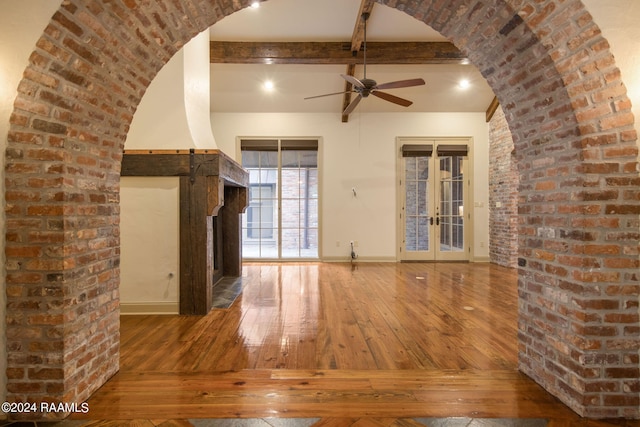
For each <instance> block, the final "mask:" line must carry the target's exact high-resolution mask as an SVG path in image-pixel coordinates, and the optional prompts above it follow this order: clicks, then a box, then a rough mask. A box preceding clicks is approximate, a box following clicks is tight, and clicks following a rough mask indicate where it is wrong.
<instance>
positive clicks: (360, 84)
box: [340, 74, 364, 87]
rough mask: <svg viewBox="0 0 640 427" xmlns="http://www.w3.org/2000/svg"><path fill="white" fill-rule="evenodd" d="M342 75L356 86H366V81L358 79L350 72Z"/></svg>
mask: <svg viewBox="0 0 640 427" xmlns="http://www.w3.org/2000/svg"><path fill="white" fill-rule="evenodd" d="M340 75H341V76H342V78H343V79H345V80H346V81H348V82H349V83H351V84H352V85H354V86H356V87H364V83H362V82H361V81H360V80H358V79H356V78H355V77H353V76H350V75H348V74H340Z"/></svg>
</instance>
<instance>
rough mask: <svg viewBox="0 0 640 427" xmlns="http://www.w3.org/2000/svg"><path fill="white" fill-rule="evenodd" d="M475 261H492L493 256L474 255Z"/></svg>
mask: <svg viewBox="0 0 640 427" xmlns="http://www.w3.org/2000/svg"><path fill="white" fill-rule="evenodd" d="M473 262H491V258H490V257H488V256H477V257H473Z"/></svg>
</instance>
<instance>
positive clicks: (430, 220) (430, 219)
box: [429, 217, 433, 225]
mask: <svg viewBox="0 0 640 427" xmlns="http://www.w3.org/2000/svg"><path fill="white" fill-rule="evenodd" d="M429 222H430V223H431V225H433V217H430V218H429Z"/></svg>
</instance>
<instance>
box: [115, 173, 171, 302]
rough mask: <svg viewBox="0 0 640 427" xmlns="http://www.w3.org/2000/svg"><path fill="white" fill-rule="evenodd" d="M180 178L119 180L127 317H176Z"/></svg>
mask: <svg viewBox="0 0 640 427" xmlns="http://www.w3.org/2000/svg"><path fill="white" fill-rule="evenodd" d="M179 202H180V194H179V183H178V178H177V177H154V178H138V177H135V178H133V177H123V178H122V179H121V191H120V205H121V207H122V213H121V219H120V236H121V237H120V247H121V251H122V252H121V253H122V257H121V260H120V277H121V285H120V301H121V310H122V312H123V313H178V312H179V307H178V301H179V298H178V287H179V277H180V271H179V268H180V252H179V247H178V239H179V238H180V234H179V222H178V221H179V219H180V217H179V215H180V212H179Z"/></svg>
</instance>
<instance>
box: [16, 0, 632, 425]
mask: <svg viewBox="0 0 640 427" xmlns="http://www.w3.org/2000/svg"><path fill="white" fill-rule="evenodd" d="M272 1H277V0H272ZM318 1H322V0H318ZM380 2H381V3H383V4H387V5H389V6H391V7H396V8H398V9H399V10H403V11H405V12H406V13H408V14H409V15H412V16H414V17H415V18H416V19H419V20H422V21H424V22H426V23H427V24H429V25H431V26H432V27H434V28H435V29H436V30H438V31H440V32H441V33H442V34H444V35H445V36H447V37H449V38H450V39H451V40H452V41H453V42H454V43H455V44H456V45H457V46H458V47H459V48H460V49H462V50H463V51H464V52H467V53H468V56H469V58H470V59H471V61H472V63H473V64H474V65H475V66H477V67H478V68H479V69H480V71H481V72H482V74H483V75H484V76H485V78H486V79H487V81H488V82H489V84H490V85H491V86H492V88H493V89H494V92H495V93H496V95H497V96H498V99H499V100H500V103H501V105H502V106H503V108H504V112H505V117H506V119H507V121H508V122H509V124H510V128H511V130H512V136H513V141H514V147H515V156H516V158H517V163H518V170H519V174H520V177H521V181H520V189H519V228H518V229H519V231H518V233H519V241H518V247H519V263H520V264H522V266H521V267H520V269H519V294H520V304H519V306H520V310H521V311H520V317H519V328H520V333H519V337H518V339H519V341H520V367H521V369H522V370H523V371H524V372H525V373H527V374H528V375H530V376H531V377H532V378H534V379H535V380H536V381H538V382H539V383H540V384H542V385H543V386H544V387H545V388H546V389H547V390H549V391H550V392H552V393H553V394H555V395H556V396H558V397H559V398H560V399H562V400H563V401H564V402H566V403H567V404H568V405H570V406H571V407H572V408H573V409H574V410H576V411H577V412H579V413H581V414H583V415H587V416H592V417H618V416H627V417H639V416H640V414H639V409H638V408H639V407H640V400H639V394H640V384H639V381H638V376H639V372H638V371H639V368H638V366H639V361H638V343H639V342H640V339H639V337H640V328H639V326H638V325H639V320H638V295H639V294H640V290H639V284H638V283H639V282H638V274H639V273H638V267H639V264H638V241H639V240H640V233H639V228H640V224H639V223H638V215H639V214H640V190H639V189H640V181H639V179H638V153H637V146H636V137H637V136H636V132H635V130H634V127H633V116H632V114H631V111H630V103H629V99H628V98H627V96H626V91H625V88H624V86H623V84H622V82H621V80H620V74H619V71H618V69H617V68H616V66H615V62H614V60H613V57H612V55H611V53H610V51H609V49H608V45H607V42H606V40H604V39H603V38H602V36H601V34H600V32H599V30H598V28H597V27H596V26H595V24H594V23H593V21H592V19H591V17H590V16H589V15H588V13H587V12H586V11H585V10H584V9H583V5H582V3H581V2H580V1H579V0H535V1H533V0H527V1H525V0H471V1H470V0H448V1H443V0H422V1H420V0H382V1H380ZM248 3H249V1H248V0H210V1H204V0H182V1H177V0H159V1H154V2H139V1H135V0H115V1H110V2H104V1H98V0H68V1H65V2H63V4H62V6H61V8H60V10H59V11H58V12H57V13H56V14H55V16H54V17H53V18H52V20H51V23H50V25H49V26H48V27H47V28H46V29H45V31H44V33H43V35H42V38H41V39H40V40H39V42H38V43H37V47H36V49H35V50H34V52H33V54H32V56H31V58H30V65H29V66H28V68H27V69H26V71H25V75H24V79H23V81H22V82H21V84H20V87H19V94H18V98H17V100H16V103H15V110H14V113H13V115H12V117H11V130H10V135H9V145H8V149H7V166H6V171H5V177H6V200H7V213H6V216H7V233H6V259H7V261H6V263H7V353H8V371H7V374H8V385H7V388H8V392H9V398H10V399H12V400H32V401H37V400H40V399H45V398H46V399H47V400H51V399H54V400H64V401H66V402H77V401H79V400H82V399H84V398H85V397H87V396H88V395H89V394H91V393H92V392H93V391H94V390H95V389H96V388H97V387H99V386H100V385H101V384H102V383H103V382H104V381H105V380H106V379H107V378H108V377H109V376H110V375H111V374H113V373H114V372H115V371H116V370H117V367H118V333H117V330H118V283H119V270H118V264H119V256H120V254H119V242H118V218H119V216H118V215H119V212H118V174H119V169H120V160H121V155H122V148H123V144H124V140H125V137H126V133H127V130H128V126H129V123H130V122H131V119H132V116H133V114H134V112H135V109H136V107H137V105H138V103H139V101H140V98H141V97H142V95H143V94H144V91H145V89H146V87H147V86H148V85H149V83H150V82H151V80H152V79H153V77H154V76H155V74H156V73H157V71H158V70H159V69H160V68H161V67H162V65H163V64H165V63H166V62H167V61H168V59H169V58H170V57H171V56H172V55H173V54H174V53H175V52H176V51H177V50H178V49H179V48H180V47H182V45H183V44H184V43H185V42H186V41H188V40H189V39H190V38H191V37H192V36H194V35H195V34H197V33H198V32H200V31H202V30H204V29H206V28H207V27H208V26H210V25H212V24H213V23H215V22H216V21H217V20H219V19H220V18H222V17H224V16H226V15H229V14H231V13H233V12H234V11H235V10H237V9H239V8H241V7H245V6H247V5H248Z"/></svg>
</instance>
